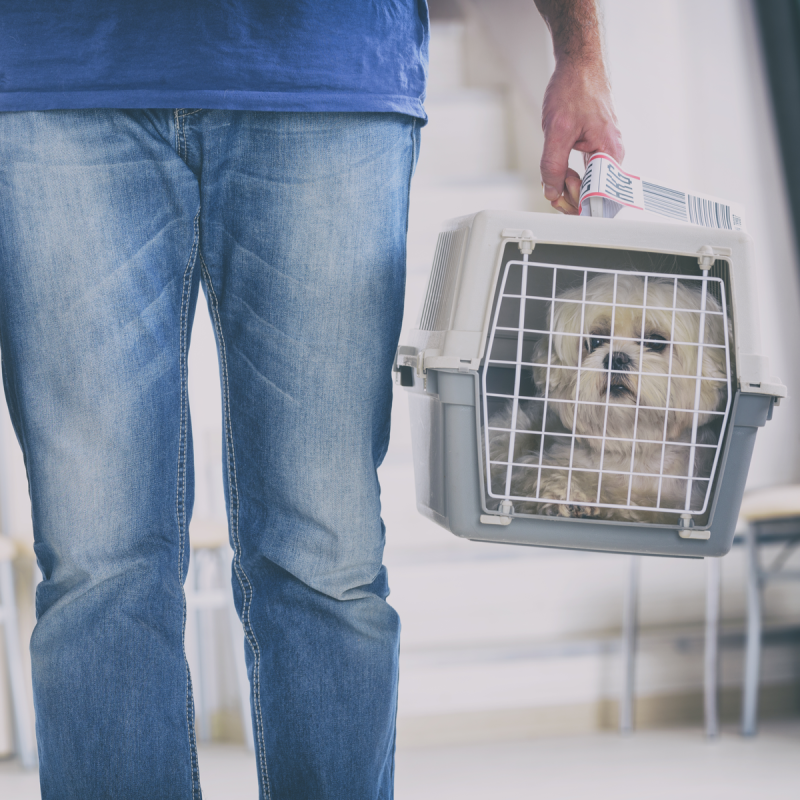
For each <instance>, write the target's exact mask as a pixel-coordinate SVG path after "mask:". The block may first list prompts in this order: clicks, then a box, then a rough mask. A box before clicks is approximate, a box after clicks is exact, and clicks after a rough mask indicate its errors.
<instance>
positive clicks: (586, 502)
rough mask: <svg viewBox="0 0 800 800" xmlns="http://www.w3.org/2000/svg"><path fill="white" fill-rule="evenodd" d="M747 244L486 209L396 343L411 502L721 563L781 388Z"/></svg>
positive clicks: (458, 232)
mask: <svg viewBox="0 0 800 800" xmlns="http://www.w3.org/2000/svg"><path fill="white" fill-rule="evenodd" d="M755 295H756V281H755V272H754V256H753V245H752V241H751V240H750V238H749V237H748V236H747V235H746V234H744V233H741V232H735V231H730V230H717V229H708V228H702V227H699V226H695V225H686V224H664V223H660V222H640V221H628V220H625V221H623V220H607V219H596V218H586V217H582V218H575V217H562V216H557V215H551V214H537V213H529V212H496V211H481V212H479V213H477V214H474V215H471V216H467V217H461V218H458V219H454V220H451V221H449V222H448V223H446V224H445V225H444V230H443V231H442V232H441V233H440V235H439V240H438V244H437V248H436V253H435V256H434V261H433V267H432V270H431V275H430V279H429V283H428V290H427V295H426V297H425V300H424V303H423V306H422V311H421V314H420V319H419V324H418V327H417V328H416V329H415V330H413V331H412V332H411V334H410V335H409V337H408V340H407V341H405V342H403V343H401V346H400V347H399V348H398V352H397V359H396V364H395V371H396V380H397V381H398V382H399V383H400V384H401V385H402V386H405V387H406V388H407V389H408V390H409V395H408V397H409V404H410V414H411V425H412V447H413V454H414V471H415V479H416V492H417V506H418V508H419V510H420V511H421V512H422V513H423V514H424V515H426V516H428V517H430V518H431V519H432V520H434V521H435V522H437V523H439V524H440V525H442V526H444V527H445V528H447V529H448V530H450V531H452V532H453V533H454V534H456V535H457V536H461V537H465V538H468V539H475V540H481V541H492V542H505V543H510V544H525V545H538V546H545V547H563V548H577V549H585V550H601V551H613V552H625V553H643V554H653V555H671V556H690V557H691V556H719V555H723V554H724V553H726V552H727V551H728V550H729V548H730V546H731V542H732V539H733V533H734V529H735V527H736V521H737V515H738V511H739V505H740V502H741V498H742V493H743V491H744V486H745V480H746V478H747V470H748V467H749V463H750V457H751V454H752V450H753V445H754V442H755V436H756V431H757V430H758V428H759V427H761V426H763V425H764V424H765V423H766V421H767V420H768V419H770V418H771V416H772V409H773V406H774V405H775V404H776V403H777V402H778V401H779V400H780V398H781V397H784V396H785V394H786V389H785V387H784V386H782V385H781V384H780V383H779V382H778V381H777V380H776V379H774V378H771V377H770V375H769V364H768V361H767V359H766V358H765V357H764V356H763V355H762V354H761V351H760V337H759V328H758V316H757V312H756V308H755Z"/></svg>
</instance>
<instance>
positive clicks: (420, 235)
mask: <svg viewBox="0 0 800 800" xmlns="http://www.w3.org/2000/svg"><path fill="white" fill-rule="evenodd" d="M429 5H430V10H431V16H432V27H431V43H430V85H429V95H428V100H427V102H426V108H427V111H428V114H429V117H430V122H429V124H428V126H427V127H425V128H424V129H423V132H422V148H421V156H420V160H419V166H418V169H417V174H416V176H415V179H414V183H413V187H412V204H411V212H410V220H409V241H408V284H407V294H406V316H405V323H404V328H405V329H406V330H407V329H409V328H410V327H413V326H414V324H415V322H416V316H417V314H418V312H419V308H420V305H421V302H422V298H423V294H424V291H425V288H426V285H427V277H428V271H429V269H430V264H431V259H432V256H433V251H434V246H435V241H436V236H437V233H438V231H439V227H440V224H441V222H442V220H444V219H446V218H448V217H452V216H457V215H461V214H465V213H470V212H473V211H476V210H479V209H483V208H492V209H504V208H506V209H525V210H531V211H542V212H551V209H550V207H549V204H548V203H547V202H546V201H545V200H544V198H543V196H542V192H541V187H540V177H539V170H538V161H539V157H540V154H541V148H542V133H541V123H540V111H541V102H542V97H543V94H544V89H545V86H546V84H547V81H548V79H549V76H550V74H551V72H552V70H553V66H554V61H553V56H552V45H551V42H550V38H549V33H548V31H547V28H546V27H545V25H544V23H543V22H542V20H541V18H540V17H539V16H538V14H537V13H536V10H535V7H534V5H533V2H532V0H429ZM600 6H601V9H602V12H603V17H604V28H605V39H606V47H607V58H608V63H609V68H610V76H611V81H612V86H613V90H614V96H615V101H616V109H617V113H618V116H619V122H620V127H621V130H622V132H623V136H624V140H625V145H626V151H627V154H626V158H625V166H626V167H627V168H629V169H630V170H631V171H632V172H634V173H635V174H637V175H642V176H644V177H646V178H647V179H648V180H652V181H654V182H656V183H660V184H663V185H665V186H669V187H675V188H681V189H693V190H695V191H697V192H701V193H708V194H712V195H716V196H718V197H721V198H724V199H727V200H730V201H736V202H740V203H742V204H744V205H745V207H746V214H747V215H746V225H747V229H748V232H749V233H750V235H751V236H752V237H753V238H754V240H755V243H756V249H757V254H758V260H759V271H760V274H761V276H762V280H761V282H760V287H759V288H760V293H759V296H758V298H757V299H755V298H754V302H757V303H758V306H759V308H760V312H761V326H762V335H763V341H764V347H763V352H765V353H767V354H768V355H769V358H770V362H771V367H772V372H773V374H775V375H777V376H779V377H780V379H781V380H782V382H783V383H785V384H786V385H787V386H788V388H789V395H790V399H789V400H788V401H784V403H783V404H782V405H781V407H780V408H778V409H777V410H776V412H775V419H774V421H773V422H772V423H771V424H769V425H767V426H766V428H764V429H762V430H760V431H759V434H758V440H757V443H756V451H755V454H754V457H753V462H752V465H751V469H750V479H749V484H748V486H749V488H751V489H757V488H759V487H769V486H775V485H784V484H791V483H800V408H798V405H797V401H795V400H794V399H792V398H797V397H800V359H798V357H797V349H798V344H797V343H798V341H800V286H799V285H798V278H800V272H799V271H798V269H799V267H800V264H798V258H797V240H796V220H797V219H798V218H800V216H798V209H800V204H798V203H797V202H796V203H795V204H794V205H793V204H792V197H791V193H790V186H791V187H793V186H796V185H798V183H795V184H793V183H792V180H791V178H792V176H793V173H792V170H793V169H794V170H796V169H797V167H796V166H794V164H793V161H792V158H791V152H792V141H791V135H792V133H793V132H796V131H797V130H798V127H797V126H793V122H794V121H795V119H794V117H793V116H792V115H793V114H794V115H800V111H799V110H797V109H800V69H798V63H800V61H798V58H800V52H798V48H797V45H798V42H800V38H799V37H800V27H798V25H797V20H798V19H800V3H797V0H761V2H751V0H654V1H652V2H646V3H645V2H641V0H600ZM781 15H783V16H781ZM787 21H788V23H787ZM789 23H790V24H789ZM765 54H766V55H768V56H769V58H765ZM781 59H783V61H781ZM793 68H794V72H792V69H793ZM792 91H794V92H795V94H794V102H793V103H792V100H791V98H792V95H791V92H792ZM787 93H788V94H787ZM776 110H777V112H778V113H777V115H776V113H775V112H776ZM573 155H574V158H573V161H572V163H573V166H574V167H575V168H576V169H577V170H578V171H579V172H582V171H583V167H582V159H581V158H580V157H579V156H577V155H575V154H573ZM796 177H798V178H800V176H796ZM795 199H797V198H795ZM203 310H204V306H203V305H202V301H201V305H200V306H198V315H197V318H196V321H195V330H194V334H193V340H192V349H191V353H190V395H191V404H192V416H193V426H194V436H195V459H196V468H197V500H196V504H195V511H194V522H193V527H192V539H193V546H194V547H195V552H194V554H193V559H194V563H195V565H196V569H195V572H194V574H193V575H192V576H191V587H190V588H191V594H192V604H191V605H190V610H191V611H192V614H191V615H190V616H191V620H190V625H189V630H188V632H187V647H188V650H189V657H190V662H191V664H192V670H193V674H199V675H200V679H199V680H196V681H195V684H196V686H197V687H198V688H197V690H196V691H198V692H199V693H201V695H202V696H201V697H200V700H199V716H198V720H199V734H200V738H201V739H202V740H203V741H204V742H205V744H204V745H203V746H202V748H201V762H200V769H201V775H202V776H203V780H204V791H205V793H206V796H207V797H216V796H218V797H222V796H233V795H232V794H231V792H232V789H233V787H236V786H241V789H242V796H244V794H245V792H246V793H247V796H255V792H256V788H255V771H254V769H253V770H250V768H249V766H245V765H246V764H249V762H250V761H252V754H251V752H250V751H249V750H248V749H247V742H246V736H245V732H244V729H243V727H242V724H241V713H240V709H241V707H242V693H241V691H240V689H241V682H240V677H241V664H240V663H239V661H238V659H237V657H236V656H237V655H238V651H237V647H241V632H240V629H237V628H236V626H231V614H230V605H231V603H230V598H229V580H228V576H227V570H228V565H227V563H226V556H225V550H224V548H223V549H222V550H219V549H218V548H219V547H220V545H222V544H223V543H224V540H225V536H226V532H225V509H224V499H223V493H222V476H221V469H220V462H221V452H220V439H221V434H220V419H221V412H220V402H219V381H218V373H217V362H216V352H215V347H214V342H213V334H212V331H211V326H210V323H209V321H208V318H207V315H206V314H205V313H203ZM401 341H402V337H401ZM0 461H1V462H2V470H0V522H2V533H3V534H5V536H6V537H9V538H11V539H12V540H13V541H14V543H15V547H16V553H17V557H16V558H15V560H14V567H15V569H14V577H15V596H16V606H17V608H16V612H17V613H16V616H17V618H18V623H19V638H20V640H21V642H22V647H21V652H22V665H23V672H24V673H25V675H24V679H25V685H26V687H27V685H28V683H29V664H28V663H27V661H26V659H27V641H28V639H29V636H30V631H31V629H32V626H33V607H32V597H33V585H34V582H35V580H36V579H37V573H36V570H35V567H34V564H33V560H32V550H31V549H30V544H29V543H30V541H31V537H32V533H31V526H30V507H29V503H28V496H27V484H26V480H25V475H24V467H23V464H22V458H21V455H20V452H19V448H18V446H17V443H16V440H15V438H14V434H13V431H12V429H11V425H10V422H9V420H8V417H7V413H6V411H5V408H4V407H3V410H2V422H0ZM380 476H381V484H382V497H383V508H384V512H383V517H384V521H385V523H386V527H387V547H386V557H385V561H386V564H387V566H388V568H389V576H390V583H391V587H392V594H391V597H390V602H391V603H392V604H393V605H394V606H395V607H396V608H397V610H398V611H399V613H400V615H401V618H402V620H403V640H402V652H401V684H400V703H399V710H398V747H399V754H398V766H397V795H398V797H400V798H411V797H414V798H422V800H424V799H425V798H428V797H431V798H432V797H437V798H446V797H456V796H457V797H459V798H470V797H473V796H474V797H478V796H479V795H480V796H481V797H484V796H487V795H490V796H492V797H496V798H512V797H514V798H516V797H526V796H532V795H533V794H537V795H540V796H544V797H563V796H569V795H571V794H575V795H577V794H578V792H580V793H581V794H582V795H583V796H586V797H598V798H599V797H606V796H609V797H610V796H611V795H612V794H613V795H614V796H615V797H623V798H624V797H628V796H630V797H633V796H634V795H636V796H637V797H639V796H641V795H642V793H643V792H644V793H645V796H647V797H650V798H656V797H661V796H662V793H663V796H664V797H666V796H667V794H670V795H672V794H674V792H675V791H683V792H684V794H685V795H686V796H687V797H690V798H691V797H695V796H697V797H699V796H700V795H701V792H702V794H703V796H705V797H717V796H719V797H722V796H723V794H724V796H725V797H726V798H737V797H739V796H741V797H744V796H745V793H747V795H748V796H749V795H750V794H752V792H753V791H754V790H756V789H757V790H759V791H760V792H764V791H765V790H769V792H770V794H771V796H772V797H789V796H792V797H794V796H796V794H794V793H793V792H792V789H794V792H796V790H797V777H798V773H797V771H796V768H795V765H796V763H797V752H798V746H800V585H798V584H797V583H792V582H790V581H783V582H776V583H775V585H770V587H769V588H768V589H767V591H765V592H764V608H763V618H764V625H765V631H764V636H763V648H762V653H761V672H760V690H759V711H758V717H759V721H760V726H761V727H760V734H759V737H757V738H756V739H741V738H740V737H739V734H738V720H739V717H740V713H741V695H742V682H743V671H744V653H745V633H746V603H747V592H746V560H745V551H744V548H743V547H738V546H737V547H734V549H733V550H732V551H731V553H730V555H728V556H726V557H725V558H724V559H723V560H722V564H721V567H722V605H721V609H722V611H721V614H722V625H721V636H720V661H719V664H720V686H721V688H720V692H719V702H720V716H721V720H722V733H723V735H722V737H721V738H720V739H719V740H717V741H716V742H714V743H713V744H710V743H709V742H707V741H704V739H703V735H702V722H703V655H704V650H703V626H704V622H705V602H706V601H705V595H706V586H707V569H708V567H707V564H706V563H704V562H702V561H697V562H695V561H685V560H677V559H666V558H652V559H644V560H643V561H642V563H641V572H640V594H639V600H638V614H639V617H638V621H639V628H638V634H639V635H638V646H637V652H636V661H635V664H636V673H635V676H636V680H635V706H634V720H635V727H636V732H635V733H634V734H633V735H632V736H629V737H620V736H619V734H618V733H617V732H616V731H617V728H618V725H619V713H620V697H621V695H622V689H623V669H622V667H623V663H624V662H623V658H622V654H623V648H622V646H621V633H622V624H623V604H624V598H625V592H626V587H627V586H628V578H629V574H630V568H631V561H630V558H629V557H626V556H618V555H603V554H592V553H575V552H567V551H563V552H562V551H555V550H554V551H548V550H537V549H533V548H522V547H504V546H501V545H489V544H478V543H471V542H467V541H464V540H460V539H457V538H456V537H454V536H452V535H451V534H449V533H447V532H446V531H444V530H442V529H440V528H438V527H437V526H435V525H434V524H433V523H431V522H429V521H428V520H426V519H424V518H423V517H421V516H420V515H419V514H418V513H417V512H416V508H415V498H414V482H413V472H412V459H411V446H410V434H409V419H408V411H407V401H406V397H405V393H404V391H403V390H401V389H399V387H398V388H397V389H396V394H395V406H394V412H393V433H392V444H391V446H390V449H389V453H388V455H387V458H386V460H385V463H384V464H383V466H382V467H381V470H380ZM797 515H798V516H800V509H798V511H797ZM763 550H764V552H763V556H764V558H765V559H766V560H769V558H770V557H771V556H772V555H773V551H775V552H777V545H776V546H775V547H774V548H772V549H770V548H769V547H765V548H763ZM1 555H2V554H1V553H0V556H1ZM790 558H791V557H790ZM798 561H800V559H795V561H794V562H793V563H794V568H795V569H797V568H798V566H800V565H798ZM791 567H792V564H791V563H789V564H787V567H786V568H787V569H790V568H791ZM237 637H238V638H237ZM237 642H238V644H237ZM2 647H3V645H1V644H0V649H1V648H2ZM6 650H7V648H6V649H5V650H2V656H3V657H0V757H8V758H9V759H11V760H9V761H8V762H7V763H6V764H0V794H2V795H3V797H4V798H6V797H7V798H9V800H11V798H14V797H20V798H22V797H34V796H38V795H36V794H35V793H32V792H35V791H36V790H35V786H36V779H35V773H32V772H30V771H28V772H23V771H22V770H21V768H20V767H19V762H18V760H14V759H15V754H19V753H20V752H23V751H24V748H25V746H26V744H25V742H20V741H19V735H16V736H15V728H14V725H13V720H14V714H13V708H14V705H13V703H12V694H11V688H10V681H9V677H11V676H10V673H9V669H8V665H9V661H8V659H7V657H6V656H7V653H6ZM27 691H28V695H27V696H26V697H25V698H24V701H25V702H24V705H25V709H26V710H27V711H28V712H29V714H31V715H32V713H33V709H32V703H31V701H30V695H29V687H28V688H27ZM19 707H20V706H18V709H19ZM28 747H30V744H29V745H28ZM676 762H678V763H680V764H681V765H682V767H683V769H681V770H675V769H673V766H674V765H675V764H676ZM655 775H657V776H658V779H657V780H654V776H655ZM237 781H238V783H237ZM792 784H794V786H793V785H792ZM4 787H5V788H4ZM215 792H216V794H215ZM717 792H718V793H717Z"/></svg>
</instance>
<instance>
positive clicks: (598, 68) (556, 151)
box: [534, 0, 625, 214]
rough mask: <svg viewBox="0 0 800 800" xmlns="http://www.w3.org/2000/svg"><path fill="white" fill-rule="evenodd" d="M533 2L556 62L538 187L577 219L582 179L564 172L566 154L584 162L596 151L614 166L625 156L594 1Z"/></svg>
mask: <svg viewBox="0 0 800 800" xmlns="http://www.w3.org/2000/svg"><path fill="white" fill-rule="evenodd" d="M534 2H535V3H536V7H537V8H538V9H539V12H540V13H541V15H542V17H543V18H544V21H545V22H546V23H547V27H548V28H549V29H550V34H551V36H552V37H553V52H554V55H555V58H556V69H555V72H554V73H553V76H552V77H551V78H550V83H549V84H548V85H547V89H546V91H545V93H544V103H543V104H542V129H543V130H544V150H543V152H542V161H541V171H542V188H543V189H544V196H545V197H546V198H547V199H548V200H549V201H550V205H552V206H553V208H555V209H558V210H559V211H563V212H564V213H565V214H580V199H579V198H580V192H581V178H580V176H579V175H578V173H577V172H575V170H574V169H570V168H569V154H570V153H571V152H572V151H573V150H580V151H581V152H582V153H584V163H586V162H587V161H588V159H589V157H590V156H591V155H592V154H594V153H597V152H603V153H608V155H610V156H612V157H613V158H614V159H616V161H617V162H618V163H622V159H623V157H624V156H625V148H624V147H623V146H622V136H621V135H620V132H619V128H618V127H617V117H616V115H615V114H614V104H613V102H612V100H611V86H610V84H609V82H608V76H607V74H606V68H605V62H604V59H603V46H602V37H601V35H600V23H599V18H598V11H597V0H534Z"/></svg>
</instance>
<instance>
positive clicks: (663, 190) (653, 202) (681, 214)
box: [642, 181, 686, 222]
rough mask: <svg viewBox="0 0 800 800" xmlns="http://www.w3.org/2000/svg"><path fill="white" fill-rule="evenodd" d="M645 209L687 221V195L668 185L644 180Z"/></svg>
mask: <svg viewBox="0 0 800 800" xmlns="http://www.w3.org/2000/svg"><path fill="white" fill-rule="evenodd" d="M642 191H643V192H644V210H645V211H652V212H654V213H656V214H661V215H662V216H665V217H672V218H673V219H679V220H682V221H683V222H685V221H686V195H685V194H684V193H683V192H679V191H677V190H675V189H667V187H666V186H658V185H657V184H655V183H648V182H647V181H642Z"/></svg>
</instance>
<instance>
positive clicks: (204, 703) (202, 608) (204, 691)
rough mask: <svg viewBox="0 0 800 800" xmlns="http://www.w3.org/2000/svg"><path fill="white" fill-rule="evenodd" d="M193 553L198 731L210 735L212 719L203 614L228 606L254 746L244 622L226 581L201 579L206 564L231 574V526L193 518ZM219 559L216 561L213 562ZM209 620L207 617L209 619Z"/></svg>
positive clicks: (190, 596) (189, 581)
mask: <svg viewBox="0 0 800 800" xmlns="http://www.w3.org/2000/svg"><path fill="white" fill-rule="evenodd" d="M189 543H190V547H191V556H190V558H189V572H188V575H187V577H186V586H185V588H184V592H185V595H186V609H187V619H186V626H187V637H186V638H187V643H189V645H190V647H191V644H192V643H193V645H194V646H193V648H192V649H193V651H194V652H193V653H192V655H193V656H194V657H193V659H192V660H193V661H194V665H193V675H194V687H195V692H194V694H195V706H196V709H197V712H196V719H197V727H198V735H199V738H200V739H201V740H207V739H209V738H211V735H210V734H211V725H210V719H209V705H210V704H209V702H208V694H209V692H208V688H209V679H208V676H207V675H206V674H205V669H204V663H203V658H202V657H201V653H202V649H203V648H202V642H203V637H205V636H208V635H209V626H208V625H207V624H203V623H204V619H203V617H204V616H206V613H207V612H208V611H212V610H214V609H226V611H227V623H228V632H229V635H230V646H231V648H232V653H233V658H234V664H235V665H236V680H237V685H238V690H239V704H240V713H241V716H242V729H243V730H244V737H245V743H246V744H247V746H248V747H249V748H250V750H253V728H252V725H251V722H250V719H251V714H250V682H249V680H248V678H247V667H246V665H245V660H244V633H243V630H242V623H241V621H240V620H239V616H238V614H237V613H236V608H235V607H234V605H233V595H232V593H231V589H230V584H229V583H228V582H227V581H224V580H223V582H222V585H221V586H220V585H217V586H215V587H214V588H204V586H203V583H204V581H202V580H201V575H202V571H203V569H204V568H206V567H211V566H214V565H216V566H217V568H218V569H219V574H220V575H224V576H228V575H230V567H231V558H232V555H233V554H232V552H231V549H230V545H229V544H228V526H227V524H226V523H224V522H217V521H212V520H197V521H195V520H193V521H192V523H191V525H190V528H189ZM214 562H216V564H215V563H214ZM206 621H207V620H206Z"/></svg>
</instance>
